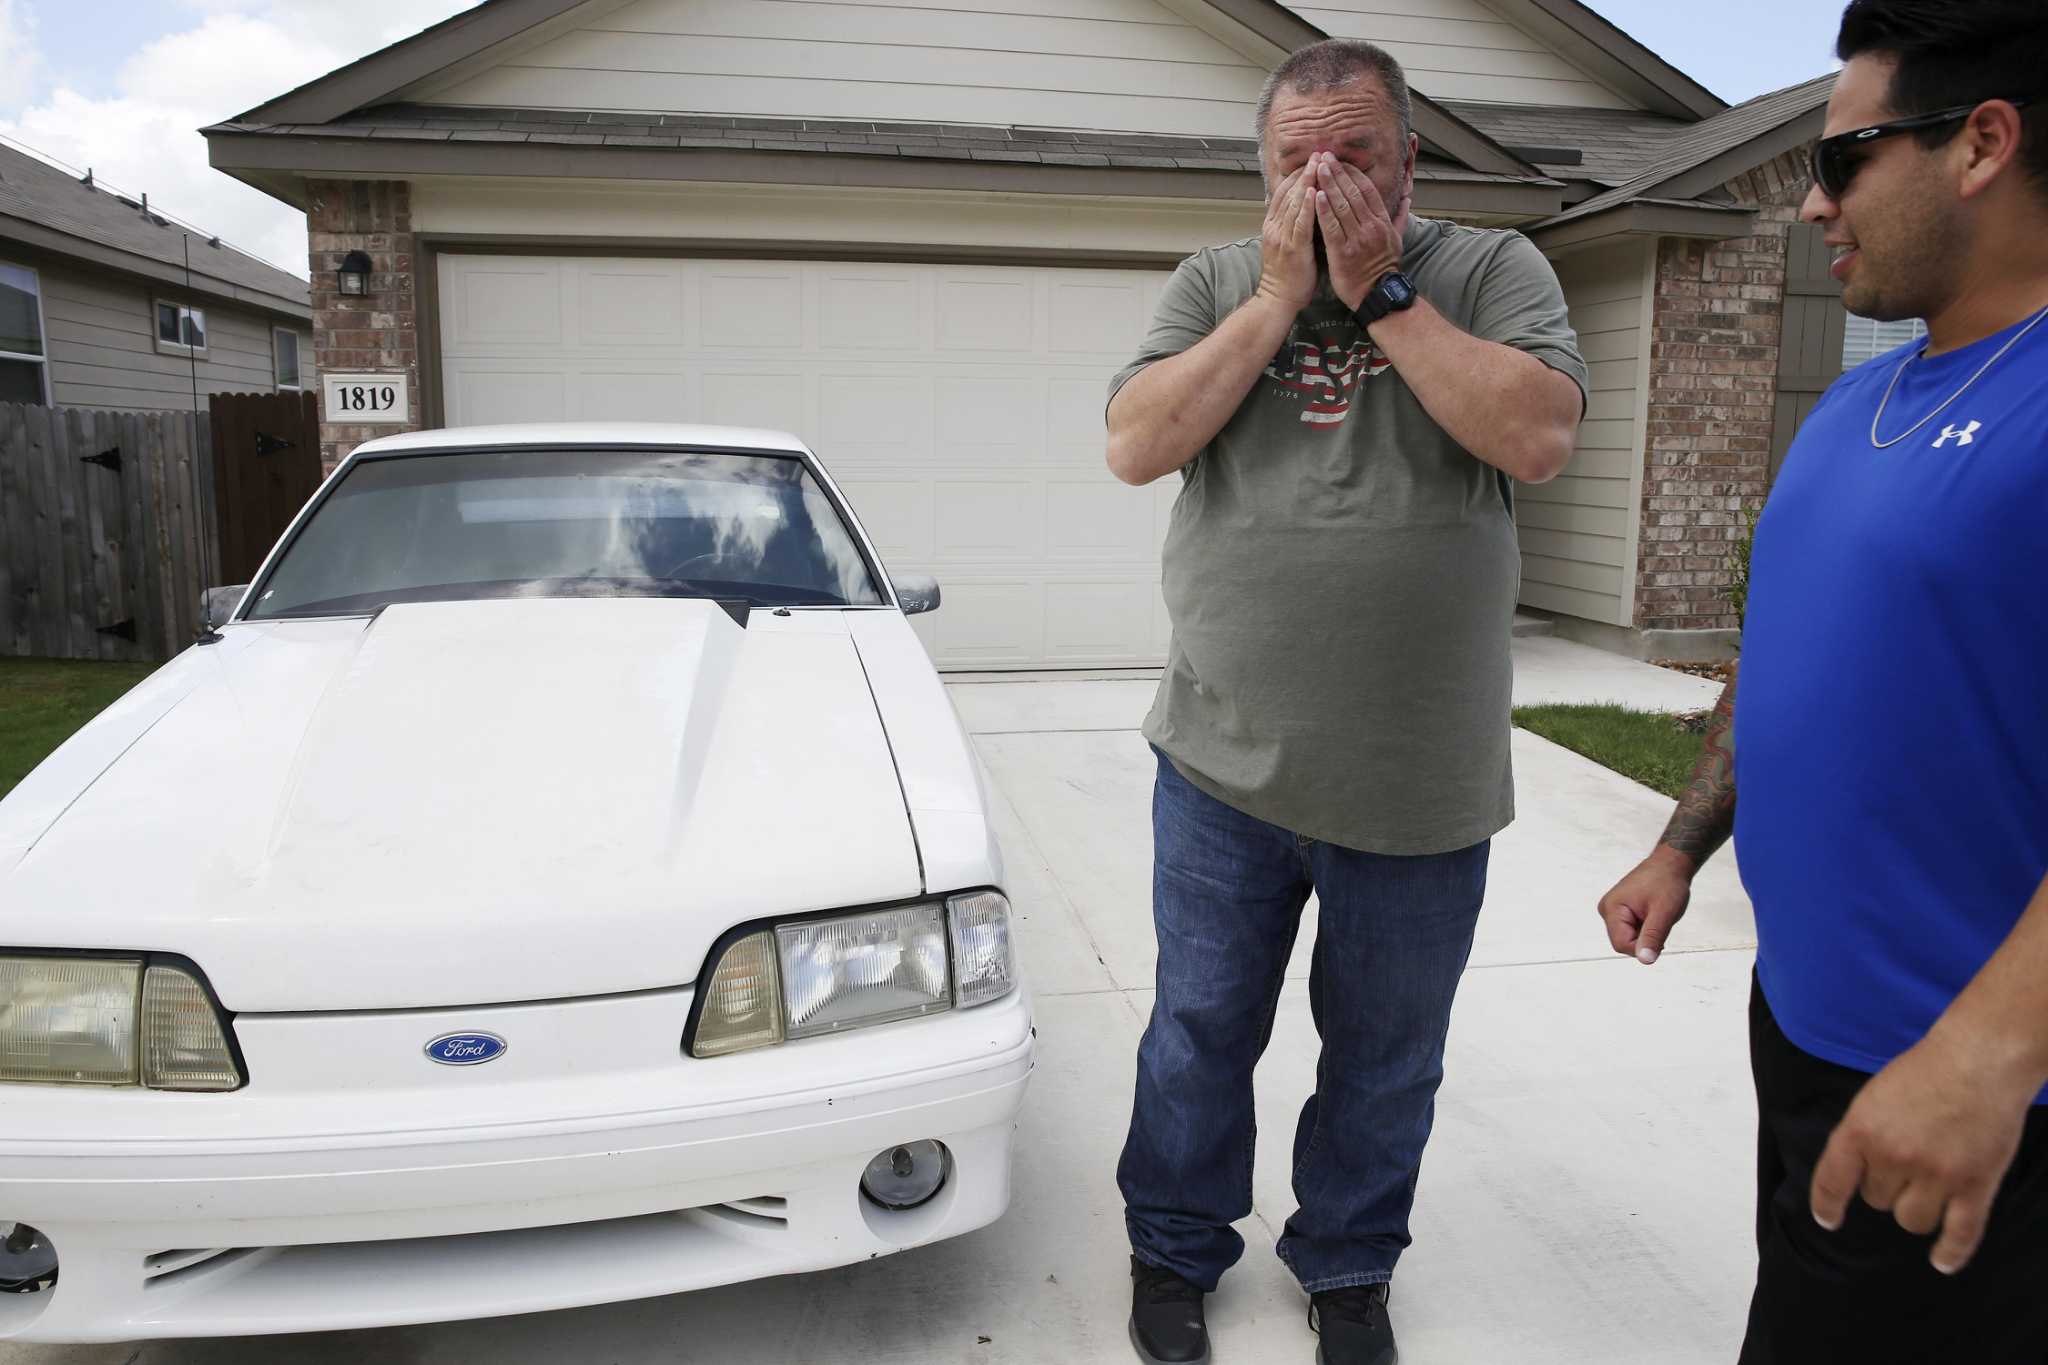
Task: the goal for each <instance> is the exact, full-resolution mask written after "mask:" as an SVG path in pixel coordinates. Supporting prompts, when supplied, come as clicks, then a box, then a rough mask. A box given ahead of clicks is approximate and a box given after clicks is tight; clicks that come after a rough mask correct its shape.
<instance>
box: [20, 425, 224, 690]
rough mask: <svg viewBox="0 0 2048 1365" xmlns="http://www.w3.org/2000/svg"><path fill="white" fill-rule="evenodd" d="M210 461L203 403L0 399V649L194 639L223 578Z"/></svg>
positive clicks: (90, 654) (144, 656) (164, 651)
mask: <svg viewBox="0 0 2048 1365" xmlns="http://www.w3.org/2000/svg"><path fill="white" fill-rule="evenodd" d="M213 470H214V460H213V453H212V448H211V431H210V419H209V418H208V416H207V415H206V414H204V413H201V414H198V415H197V416H196V417H195V415H194V414H192V413H188V412H141V413H135V412H91V411H86V410H83V409H78V408H46V407H32V406H26V405H22V404H12V403H9V404H0V654H14V655H29V654H33V655H41V656H44V657H48V658H60V659H134V660H145V661H147V660H157V659H166V658H169V657H170V656H171V655H173V654H175V653H177V652H178V651H179V650H181V649H183V648H184V647H185V646H186V645H188V644H190V643H191V642H192V639H193V637H194V636H195V635H196V634H197V633H198V630H199V595H200V593H201V591H202V590H204V589H205V588H207V587H209V586H212V585H214V584H216V583H218V582H219V580H218V579H217V578H216V577H215V575H216V574H217V573H218V569H217V566H218V565H219V563H220V551H219V548H218V545H219V542H218V539H217V537H216V534H215V531H214V521H215V518H214V511H213V509H214V503H215V493H214V487H213ZM202 509H204V511H203V512H202Z"/></svg>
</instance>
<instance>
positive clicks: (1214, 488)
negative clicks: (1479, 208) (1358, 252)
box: [1110, 218, 1587, 855]
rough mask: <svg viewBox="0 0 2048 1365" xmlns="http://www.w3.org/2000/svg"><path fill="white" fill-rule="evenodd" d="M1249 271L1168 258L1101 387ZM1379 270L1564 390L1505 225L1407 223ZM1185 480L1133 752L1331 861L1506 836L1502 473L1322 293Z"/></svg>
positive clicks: (1256, 257)
mask: <svg viewBox="0 0 2048 1365" xmlns="http://www.w3.org/2000/svg"><path fill="white" fill-rule="evenodd" d="M1259 266H1260V245H1259V239H1257V238H1255V237H1254V238H1250V239H1247V240H1245V241H1242V242H1233V243H1231V244H1230V245H1228V246H1219V247H1210V248H1208V249H1206V250H1203V251H1199V252H1197V253H1196V254H1194V255H1193V256H1190V257H1189V258H1188V259H1187V260H1185V261H1183V262H1182V263H1181V265H1180V268H1179V269H1178V270H1176V271H1175V272H1174V274H1173V278H1172V279H1171V280H1170V281H1168V283H1167V286H1166V289H1165V292H1164V294H1163V295H1162V296H1161V298H1160V301H1159V310H1158V313H1157V315H1156V316H1155V317H1154V319H1153V322H1152V328H1151V331H1150V332H1149V333H1148V334H1147V336H1146V338H1145V342H1144V347H1143V349H1142V350H1141V351H1140V352H1139V354H1138V356H1137V358H1136V359H1135V360H1134V361H1132V362H1131V364H1130V365H1128V366H1126V367H1125V368H1124V369H1123V370H1122V371H1121V372H1119V373H1118V374H1117V376H1116V378H1115V379H1114V380H1113V381H1112V382H1111V385H1110V393H1111V396H1112V397H1113V396H1114V395H1115V393H1116V391H1117V390H1118V389H1119V388H1121V387H1122V386H1123V384H1124V383H1125V382H1126V381H1127V380H1129V379H1130V377H1131V376H1132V375H1134V374H1136V373H1137V372H1138V371H1139V370H1142V369H1143V368H1144V367H1145V366H1147V365H1149V364H1151V363H1153V362H1154V361H1157V360H1161V359H1164V358H1165V357H1168V356H1172V355H1177V354H1179V353H1180V352H1182V351H1185V350H1187V349H1188V348H1189V347H1191V346H1193V345H1195V343H1197V342H1199V341H1201V340H1202V339H1203V338H1204V337H1206V336H1208V335H1209V333H1210V332H1211V331H1213V330H1214V329H1215V328H1216V326H1217V324H1219V323H1220V322H1222V321H1223V319H1225V318H1226V317H1228V316H1230V314H1231V313H1232V312H1234V311H1235V310H1236V309H1237V308H1238V306H1239V305H1240V304H1242V303H1244V302H1245V300H1247V299H1248V298H1250V297H1251V295H1252V293H1253V291H1254V290H1255V289H1256V288H1257V286H1258V282H1259ZM1401 267H1402V270H1403V271H1404V272H1405V273H1406V274H1407V275H1408V277H1409V278H1410V279H1411V280H1413V281H1414V283H1415V287H1416V290H1417V292H1419V293H1420V294H1421V295H1422V297H1424V298H1425V299H1427V300H1428V301H1429V302H1430V303H1431V304H1432V305H1434V306H1435V308H1436V309H1437V311H1438V312H1440V313H1442V314H1443V315H1444V316H1445V317H1446V318H1448V319H1449V320H1450V321H1451V322H1452V323H1454V324H1455V325H1456V326H1458V327H1460V328H1462V329H1463V330H1465V331H1467V332H1469V333H1471V334H1472V335H1474V336H1477V337H1480V338H1482V339H1484V340H1487V341H1495V342H1499V343H1501V344H1503V345H1507V346H1512V347H1515V348H1516V349H1518V350H1522V351H1527V352H1528V353H1529V354H1531V355H1533V356H1536V357H1537V358H1538V359H1540V360H1542V361H1543V362H1544V363H1545V364H1547V365H1549V366H1551V367H1552V368H1554V369H1556V370H1558V371H1560V372H1562V373H1564V374H1567V375H1570V376H1571V377H1572V379H1573V380H1575V381H1576V382H1577V383H1578V385H1579V388H1580V390H1581V391H1584V389H1585V388H1586V384H1587V376H1586V366H1585V362H1584V361H1583V360H1582V359H1581V358H1580V356H1579V351H1578V344H1577V337H1576V336H1575V335H1574V333H1573V331H1572V328H1571V324H1570V323H1569V322H1568V321H1567V320H1566V315H1565V300H1564V291H1563V290H1562V289H1561V288H1560V287H1559V286H1558V283H1557V276H1556V275H1555V274H1554V273H1553V272H1552V271H1551V268H1550V265H1549V263H1548V262H1546V261H1545V260H1544V259H1543V257H1542V255H1541V254H1540V253H1539V252H1538V251H1537V250H1536V248H1535V246H1534V245H1533V244H1531V243H1530V241H1529V240H1528V239H1527V238H1526V237H1523V236H1522V235H1521V234H1520V233H1517V232H1512V231H1505V230H1494V229H1479V228H1467V227H1459V226H1456V225H1454V224H1451V223H1446V222H1439V221H1435V220H1430V219H1419V218H1417V219H1411V220H1410V222H1409V226H1408V230H1407V233H1406V236H1405V238H1404V240H1403V243H1402V261H1401ZM1181 477H1182V480H1183V482H1182V487H1181V491H1180V497H1179V499H1178V500H1177V501H1176V502H1175V503H1174V507H1173V519H1172V523H1171V525H1170V528H1169V529H1168V531H1167V534H1166V547H1165V588H1166V606H1167V611H1168V613H1169V614H1170V616H1171V618H1172V622H1173V640H1172V645H1171V647H1170V649H1169V653H1168V658H1167V665H1166V672H1165V676H1164V677H1163V678H1162V679H1161V681H1160V684H1159V695H1158V697H1157V699H1156V700H1155V701H1154V703H1153V706H1152V712H1151V714H1150V715H1149V716H1148V717H1147V718H1146V721H1145V736H1146V738H1147V739H1149V740H1151V741H1152V743H1153V744H1155V745H1157V746H1158V747H1159V748H1160V750H1161V751H1162V752H1164V753H1165V754H1166V756H1167V757H1168V758H1170V759H1171V760H1172V761H1173V763H1174V766H1175V767H1176V768H1178V769H1179V770H1180V771H1181V772H1182V773H1183V774H1184V775H1185V776H1186V777H1187V779H1188V780H1189V781H1190V782H1192V783H1194V784H1195V785H1196V786H1197V787H1199V788H1201V789H1202V790H1203V791H1206V792H1208V793H1209V794H1210V795H1212V796H1214V797H1216V798H1217V799H1219V800H1221V801H1224V802H1226V803H1228V804H1229V805H1231V806H1234V807H1236V808H1237V809H1238V810H1241V811H1243V812H1245V813H1246V814H1248V815H1251V816H1254V817H1256V818H1258V819H1260V820H1264V821H1267V822H1268V823H1270V824H1275V825H1279V826H1281V827H1282V828H1284V829H1287V830H1290V831H1292V832H1294V833H1296V834H1299V835H1305V836H1307V837H1309V838H1313V839H1318V840H1322V841H1324V842H1327V843H1333V844H1339V845H1342V846H1344V847H1347V848H1355V849H1362V850H1364V851H1366V852H1371V853H1383V854H1399V855H1410V854H1425V853H1442V852H1447V851H1449V850H1452V849H1459V848H1465V847H1468V846H1470V845H1472V844H1476V843H1478V842H1479V841H1480V840H1482V839H1487V838H1490V837H1491V836H1493V835H1494V834H1496V833H1498V832H1499V831H1500V830H1501V829H1502V828H1503V827H1504V826H1506V825H1507V824H1508V822H1509V821H1510V820H1512V819H1513V818H1514V779H1513V775H1512V772H1511V770H1510V767H1509V759H1508V710H1509V694H1510V683H1511V681H1512V665H1511V663H1510V660H1509V655H1508V649H1509V639H1510V635H1511V631H1512V625H1513V620H1514V609H1515V597H1516V594H1517V591H1518V588H1519V583H1520V574H1521V561H1520V555H1519V552H1518V549H1517V546H1516V541H1515V528H1514V523H1513V519H1512V516H1511V513H1510V508H1509V497H1510V491H1509V490H1510V485H1509V481H1508V479H1507V478H1506V476H1504V475H1502V474H1500V473H1499V472H1498V471H1497V470H1495V469H1494V468H1493V467H1492V466H1490V465H1487V464H1483V463H1481V462H1480V461H1479V460H1478V459H1476V458H1475V457H1474V456H1472V455H1471V454H1470V453H1468V452H1467V451H1466V450H1465V449H1464V448H1463V447H1461V446H1460V445H1458V443H1457V442H1456V441H1454V440H1452V439H1451V437H1450V436H1449V435H1447V434H1446V433H1445V432H1444V430H1443V428H1441V427H1439V426H1438V425H1437V424H1436V423H1435V422H1434V421H1433V420H1432V419H1431V418H1430V416H1429V414H1428V413H1427V412H1425V411H1424V410H1423V407H1422V404H1421V402H1420V401H1418V400H1417V399H1416V397H1415V395H1414V394H1413V393H1412V392H1410V391H1409V388H1408V386H1407V384H1406V383H1405V382H1403V380H1402V378H1401V375H1400V373H1399V372H1398V371H1396V370H1395V369H1394V368H1393V367H1392V365H1391V364H1390V363H1389V362H1388V360H1387V358H1386V357H1385V356H1384V355H1382V354H1381V353H1380V351H1379V350H1378V348H1377V347H1375V346H1374V345H1373V343H1372V339H1371V338H1370V337H1369V336H1368V335H1367V334H1366V332H1365V329H1364V328H1362V327H1360V326H1359V325H1358V322H1357V320H1356V319H1355V318H1354V317H1353V316H1352V315H1351V313H1350V311H1349V310H1348V309H1346V308H1345V307H1344V305H1343V303H1342V302H1341V301H1340V300H1338V299H1337V298H1336V297H1335V296H1334V294H1332V293H1331V292H1330V290H1329V288H1328V284H1327V281H1325V283H1324V285H1323V287H1322V288H1321V289H1319V290H1318V293H1317V296H1316V298H1315V300H1314V301H1312V302H1311V303H1310V304H1309V306H1308V307H1307V308H1306V309H1304V310H1303V311H1302V313H1301V315H1300V316H1299V317H1298V318H1297V319H1296V320H1295V323H1294V328H1293V330H1292V331H1291V332H1289V334H1288V337H1287V341H1286V343H1285V345H1283V346H1282V347H1281V349H1280V351H1279V353H1278V354H1276V355H1275V356H1274V357H1273V360H1272V362H1271V363H1270V364H1269V365H1268V366H1267V367H1266V370H1265V372H1264V373H1263V374H1262V375H1261V376H1260V377H1259V379H1258V381H1257V383H1256V384H1254V386H1253V388H1252V390H1251V392H1250V393H1249V394H1248V395H1247V396H1246V398H1245V400H1244V403H1243V405H1242V406H1240V407H1239V408H1238V410H1237V413H1236V415H1235V416H1233V417H1232V418H1231V419H1230V421H1229V422H1228V423H1226V424H1225V426H1224V428H1223V430H1222V431H1220V432H1219V433H1217V435H1216V439H1215V440H1213V441H1211V442H1210V443H1209V444H1208V445H1207V446H1204V447H1203V448H1202V450H1201V451H1200V452H1199V453H1198V454H1197V455H1196V456H1195V458H1194V459H1193V461H1191V462H1190V463H1189V464H1188V465H1187V466H1186V467H1185V468H1184V469H1183V470H1182V471H1181Z"/></svg>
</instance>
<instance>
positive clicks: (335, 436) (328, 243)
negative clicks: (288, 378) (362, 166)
mask: <svg viewBox="0 0 2048 1365" xmlns="http://www.w3.org/2000/svg"><path fill="white" fill-rule="evenodd" d="M307 191H308V194H309V198H308V200H307V205H306V228H307V232H308V245H307V249H308V251H309V252H310V259H309V267H310V269H311V270H312V273H313V352H314V358H315V361H316V363H317V364H318V365H319V367H320V372H321V373H322V374H326V373H329V372H332V371H364V370H403V371H405V373H406V377H407V388H408V390H409V392H410V394H411V403H412V411H411V412H409V413H408V414H407V418H408V420H407V422H406V423H405V424H404V425H403V426H372V425H362V424H358V423H349V422H332V421H329V420H328V418H327V413H326V412H325V410H324V400H323V410H322V412H321V414H320V463H321V467H322V469H323V470H332V469H333V468H334V466H336V465H337V464H339V463H341V461H342V458H343V457H344V456H346V455H347V454H348V453H349V452H350V451H351V450H354V449H355V448H356V447H357V446H359V445H361V444H362V443H363V442H364V441H367V440H370V439H371V438H373V437H376V436H388V435H390V434H392V433H393V432H398V431H409V430H416V429H417V428H418V427H419V425H420V411H419V404H420V354H419V310H418V309H417V307H416V306H415V303H416V298H415V293H414V280H415V277H414V274H413V237H412V192H411V186H409V185H407V184H406V183H405V182H404V181H402V180H315V181H312V182H310V183H309V184H308V185H307ZM351 251H362V252H366V253H368V255H369V257H370V263H371V271H370V281H369V292H368V293H367V294H363V295H360V296H355V297H344V296H343V295H342V294H341V293H340V292H339V289H338V285H337V281H336V279H335V272H336V271H337V270H339V269H340V267H341V261H342V258H343V257H344V256H346V255H348V253H349V252H351Z"/></svg>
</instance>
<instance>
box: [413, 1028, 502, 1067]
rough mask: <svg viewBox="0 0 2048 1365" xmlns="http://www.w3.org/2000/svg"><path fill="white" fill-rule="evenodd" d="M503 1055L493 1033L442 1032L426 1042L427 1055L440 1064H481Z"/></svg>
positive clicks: (500, 1040) (499, 1043) (498, 1039)
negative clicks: (437, 1036)
mask: <svg viewBox="0 0 2048 1365" xmlns="http://www.w3.org/2000/svg"><path fill="white" fill-rule="evenodd" d="M504 1055H505V1040H504V1039H503V1038H500V1037H499V1036H498V1035H497V1034H495V1033H444V1034H442V1035H441V1036H440V1037H439V1038H436V1039H435V1040H434V1041H433V1042H431V1043H428V1044H427V1056H428V1057H429V1058H431V1059H432V1060H434V1061H437V1062H439V1063H440V1064H441V1065H442V1066H482V1065H483V1064H484V1063H485V1062H495V1061H496V1060H498V1058H500V1057H502V1056H504Z"/></svg>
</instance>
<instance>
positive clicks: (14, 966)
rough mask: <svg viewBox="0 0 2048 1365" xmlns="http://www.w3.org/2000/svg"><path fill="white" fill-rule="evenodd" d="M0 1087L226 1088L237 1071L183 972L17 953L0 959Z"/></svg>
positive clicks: (200, 993)
mask: <svg viewBox="0 0 2048 1365" xmlns="http://www.w3.org/2000/svg"><path fill="white" fill-rule="evenodd" d="M0 1081H27V1082H32V1083H40V1084H45V1085H108V1086H121V1085H142V1086H148V1087H149V1088H151V1089H153V1090H233V1089H236V1088H237V1087H239V1086H240V1085H241V1084H242V1072H241V1068H240V1067H239V1066H238V1065H237V1064H236V1062H235V1057H234V1052H233V1050H232V1049H231V1048H230V1047H229V1046H228V1040H227V1030H226V1028H225V1026H224V1025H223V1024H222V1022H221V1017H220V1012H219V1011H218V1010H217V1009H215V1008H214V1004H213V1001H212V1000H211V999H210V998H209V997H208V995H207V994H206V988H205V987H204V986H202V985H200V984H199V980H198V978H197V977H196V976H194V975H193V973H192V972H191V971H189V970H188V969H186V968H185V967H182V966H178V965H175V964H172V963H163V962H148V963H145V962H144V961H143V960H142V959H140V958H103V957H61V956H52V957H27V956H21V957H0Z"/></svg>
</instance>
